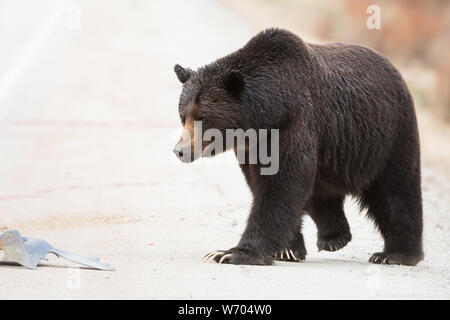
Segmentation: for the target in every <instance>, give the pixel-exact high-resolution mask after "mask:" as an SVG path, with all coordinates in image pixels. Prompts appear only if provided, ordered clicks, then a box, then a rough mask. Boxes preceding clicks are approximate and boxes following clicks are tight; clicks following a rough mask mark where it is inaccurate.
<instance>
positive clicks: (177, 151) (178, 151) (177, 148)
mask: <svg viewBox="0 0 450 320" xmlns="http://www.w3.org/2000/svg"><path fill="white" fill-rule="evenodd" d="M173 152H174V153H175V154H176V156H177V157H178V158H182V157H183V148H181V147H180V146H175V148H174V149H173Z"/></svg>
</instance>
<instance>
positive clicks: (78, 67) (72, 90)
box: [0, 0, 450, 299]
mask: <svg viewBox="0 0 450 320" xmlns="http://www.w3.org/2000/svg"><path fill="white" fill-rule="evenodd" d="M106 3H107V5H106ZM79 7H80V9H81V17H82V19H81V25H80V28H67V25H65V20H64V17H62V18H61V21H60V22H59V24H58V26H57V27H56V28H55V30H54V32H53V33H52V34H51V35H50V36H49V38H48V40H47V41H46V42H45V43H46V44H45V45H43V46H42V48H41V49H40V50H39V51H37V52H36V53H35V55H34V57H33V62H32V63H30V65H29V67H28V68H27V71H24V72H23V73H22V76H21V77H20V79H19V80H17V81H16V82H15V83H14V86H10V89H9V91H8V94H7V95H6V96H5V97H3V99H2V100H0V105H1V107H0V150H2V157H1V160H0V175H1V176H2V182H1V183H0V214H1V221H0V230H6V229H18V230H20V232H21V233H22V234H23V235H26V236H30V237H40V238H43V239H46V240H47V241H49V242H50V243H52V244H53V245H54V246H56V247H59V248H62V249H66V250H69V251H73V252H76V253H79V254H83V255H86V256H99V257H101V258H102V260H104V261H107V262H109V263H111V264H112V265H113V266H115V267H116V268H117V271H115V272H102V271H93V270H87V269H79V268H76V267H75V268H74V267H73V265H70V264H66V262H64V261H61V260H60V259H57V258H53V257H49V260H48V261H44V262H43V263H42V265H41V267H39V268H38V269H37V270H34V271H32V270H27V269H24V268H21V267H15V266H9V265H0V288H1V289H0V298H2V299H12V298H29V299H37V298H44V299H50V298H56V299H71V298H75V299H78V298H86V299H97V298H112V299H116V298H125V299H132V298H146V299H161V298H167V299H174V298H181V299H218V298H225V299H313V298H324V299H328V298H338V299H346V298H354V299H364V298H375V299H395V298H401V299H402V298H417V299H429V298H437V299H448V298H450V289H449V286H450V276H449V273H450V272H449V271H450V267H449V262H450V261H449V257H448V252H450V238H449V229H450V217H449V211H450V210H449V208H450V204H449V200H448V194H449V187H448V186H449V183H448V181H447V180H446V178H442V176H441V175H439V174H437V173H436V172H435V171H434V169H431V168H429V167H425V168H424V209H425V252H426V259H425V260H424V261H423V262H422V263H420V264H419V265H418V266H416V267H404V266H378V265H372V264H369V263H368V262H367V260H368V258H369V257H370V255H371V253H373V252H375V251H379V250H380V249H381V248H382V240H381V238H380V236H379V235H378V233H377V232H376V231H375V230H374V228H373V225H372V224H371V223H370V222H369V221H367V220H366V219H365V218H364V214H359V213H358V212H357V210H356V208H355V206H354V204H353V203H352V201H348V202H347V203H346V212H347V217H348V219H349V222H350V226H351V228H352V233H353V241H352V242H351V243H350V244H349V245H348V246H347V247H345V248H344V249H343V250H341V251H339V252H336V253H323V252H321V253H318V252H317V249H316V247H315V242H316V235H315V234H316V229H315V226H314V225H313V223H312V222H311V220H309V219H306V223H305V227H304V232H305V238H306V245H307V249H308V256H307V260H306V261H305V262H302V263H279V262H278V263H276V264H275V265H274V266H270V267H255V266H234V265H217V264H212V263H203V262H201V257H202V256H203V255H204V254H205V253H207V252H209V251H212V250H216V249H226V248H229V247H232V246H234V245H235V244H236V243H237V241H238V240H239V237H240V234H241V232H242V230H243V228H244V227H245V220H246V217H247V213H248V210H249V206H250V201H251V196H250V193H249V191H248V189H247V186H246V184H245V182H244V178H243V176H242V174H241V173H240V171H239V168H238V166H237V164H236V163H235V161H233V156H232V155H229V154H225V155H222V156H219V157H217V158H216V159H213V160H205V161H203V160H200V161H198V162H197V163H194V164H192V165H184V164H182V163H180V162H179V161H178V160H177V159H175V158H174V156H173V155H172V151H171V150H172V146H173V145H174V143H175V142H176V140H177V138H178V134H179V121H178V115H177V102H178V95H179V91H180V85H179V83H178V81H177V80H176V77H175V75H174V74H173V73H172V67H173V65H174V64H175V63H181V64H183V65H186V66H191V67H196V66H200V65H203V64H205V63H207V62H209V61H212V60H213V59H214V58H217V57H219V56H222V55H225V54H227V53H229V52H230V51H232V50H234V49H237V48H239V47H240V46H242V45H243V44H244V43H245V42H246V41H247V40H248V38H249V37H251V36H252V35H253V34H255V33H256V32H257V30H256V29H254V27H252V26H251V25H250V24H248V23H247V22H246V21H244V20H243V19H242V18H241V17H239V16H238V15H236V14H235V13H234V12H233V11H231V10H229V9H228V8H227V7H224V6H223V5H222V4H220V3H217V2H214V1H206V0H204V1H193V2H189V3H187V2H186V1H181V0H172V1H164V2H161V3H159V2H153V1H152V2H149V1H133V2H132V4H126V2H124V1H104V2H102V1H95V2H94V1H85V2H82V3H81V4H80V5H79ZM56 44H57V45H56ZM55 46H56V48H54V47H55ZM55 50H57V51H55ZM55 52H59V55H60V57H61V58H59V56H56V55H55ZM42 70H43V71H44V72H39V71H42ZM230 156H231V157H230ZM69 266H70V267H69Z"/></svg>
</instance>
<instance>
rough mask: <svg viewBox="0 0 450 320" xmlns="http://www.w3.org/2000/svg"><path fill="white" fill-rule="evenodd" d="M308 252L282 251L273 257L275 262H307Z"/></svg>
mask: <svg viewBox="0 0 450 320" xmlns="http://www.w3.org/2000/svg"><path fill="white" fill-rule="evenodd" d="M305 257H306V250H305V251H303V250H288V249H284V250H280V251H278V252H276V253H275V255H274V256H273V259H274V260H278V261H290V262H300V261H303V260H305Z"/></svg>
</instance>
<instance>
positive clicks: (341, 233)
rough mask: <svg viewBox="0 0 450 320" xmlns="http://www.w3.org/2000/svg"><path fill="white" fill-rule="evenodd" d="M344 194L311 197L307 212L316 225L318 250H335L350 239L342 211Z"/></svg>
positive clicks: (348, 228) (343, 245)
mask: <svg viewBox="0 0 450 320" xmlns="http://www.w3.org/2000/svg"><path fill="white" fill-rule="evenodd" d="M344 198H345V197H344V196H340V197H337V196H336V197H327V198H322V197H320V198H319V197H313V198H312V199H311V203H310V207H309V208H308V213H309V215H310V217H311V218H312V219H313V221H314V223H315V224H316V226H317V247H318V248H319V251H321V250H325V251H337V250H339V249H342V248H343V247H345V246H346V245H347V243H349V242H350V241H351V240H352V234H351V233H350V226H349V225H348V221H347V218H346V217H345V213H344Z"/></svg>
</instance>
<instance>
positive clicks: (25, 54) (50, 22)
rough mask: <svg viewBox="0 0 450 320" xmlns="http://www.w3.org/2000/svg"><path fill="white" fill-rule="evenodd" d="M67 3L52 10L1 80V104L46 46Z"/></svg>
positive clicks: (64, 2)
mask: <svg viewBox="0 0 450 320" xmlns="http://www.w3.org/2000/svg"><path fill="white" fill-rule="evenodd" d="M67 3H68V0H66V1H58V2H57V5H55V7H54V8H53V9H52V10H51V12H50V14H49V15H48V17H47V18H46V19H45V21H44V23H43V24H42V26H41V27H40V29H39V30H38V31H37V32H36V36H35V37H34V39H33V40H32V41H31V42H30V43H29V44H28V46H26V47H25V49H24V50H23V51H22V53H21V54H20V55H19V56H18V57H17V59H16V60H15V63H13V64H12V65H11V67H10V68H9V69H8V70H7V71H6V73H5V74H4V75H3V77H2V78H1V79H0V103H1V102H2V100H3V99H4V98H5V97H6V96H7V94H8V92H9V91H10V90H11V88H13V87H14V84H15V83H16V82H17V80H19V79H20V77H21V76H22V74H23V73H24V71H25V70H26V69H27V67H28V66H29V65H30V63H31V62H32V61H33V59H34V57H35V56H36V55H37V53H38V52H39V51H40V49H41V48H42V47H43V46H44V45H45V43H46V41H47V39H48V38H49V36H50V35H51V34H52V32H53V30H54V29H55V28H56V26H57V24H58V22H59V21H60V19H61V18H62V16H63V14H64V9H65V8H66V6H67Z"/></svg>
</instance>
